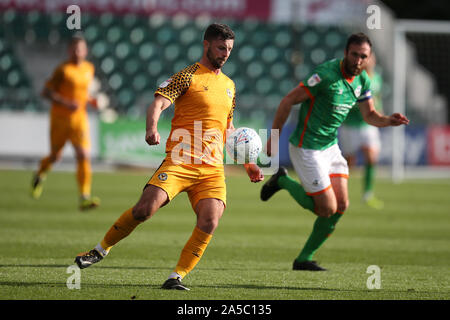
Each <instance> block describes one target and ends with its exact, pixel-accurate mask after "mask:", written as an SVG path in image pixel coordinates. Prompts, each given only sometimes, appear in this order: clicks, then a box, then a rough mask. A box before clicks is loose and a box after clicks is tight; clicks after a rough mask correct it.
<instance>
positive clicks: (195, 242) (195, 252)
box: [174, 227, 212, 278]
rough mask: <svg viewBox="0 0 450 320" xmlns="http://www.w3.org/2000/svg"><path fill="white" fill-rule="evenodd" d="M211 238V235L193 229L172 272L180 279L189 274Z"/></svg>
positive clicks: (196, 228)
mask: <svg viewBox="0 0 450 320" xmlns="http://www.w3.org/2000/svg"><path fill="white" fill-rule="evenodd" d="M211 238H212V234H209V233H206V232H203V231H202V230H200V229H199V228H198V227H195V229H194V231H193V232H192V235H191V237H190V238H189V240H188V241H187V243H186V245H185V246H184V248H183V250H182V251H181V255H180V259H179V260H178V263H177V266H176V267H175V270H174V272H176V273H177V274H179V275H180V276H181V278H184V277H185V276H186V275H187V274H188V273H189V272H191V271H192V269H194V267H195V266H196V265H197V263H198V262H199V261H200V258H201V257H202V255H203V252H205V250H206V247H207V246H208V243H209V241H210V240H211Z"/></svg>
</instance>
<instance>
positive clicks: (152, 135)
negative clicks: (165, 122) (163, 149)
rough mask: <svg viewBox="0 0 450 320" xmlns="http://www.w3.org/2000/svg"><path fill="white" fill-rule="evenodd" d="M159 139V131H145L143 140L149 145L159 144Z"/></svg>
mask: <svg viewBox="0 0 450 320" xmlns="http://www.w3.org/2000/svg"><path fill="white" fill-rule="evenodd" d="M160 140H161V136H160V135H159V132H158V131H156V130H155V131H147V133H146V134H145V141H146V142H147V143H148V144H149V145H151V146H153V145H156V144H159V142H160Z"/></svg>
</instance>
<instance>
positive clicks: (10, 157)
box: [0, 0, 450, 167]
mask: <svg viewBox="0 0 450 320" xmlns="http://www.w3.org/2000/svg"><path fill="white" fill-rule="evenodd" d="M72 4H76V5H78V6H79V8H80V9H81V29H80V30H70V29H69V28H68V27H67V20H68V18H69V17H70V15H71V13H67V12H66V9H67V7H68V6H70V5H72ZM371 4H375V5H377V6H379V8H381V16H380V17H381V19H382V20H381V23H382V28H381V29H375V30H370V29H368V27H367V20H368V18H369V16H370V13H368V12H367V8H368V6H369V5H371ZM0 10H1V15H0V23H1V24H0V25H1V30H0V70H1V73H2V77H1V79H0V114H1V117H0V154H1V158H2V160H3V162H4V163H10V164H11V163H12V164H19V165H25V166H28V165H30V164H33V163H34V162H36V161H37V159H38V158H39V157H40V156H43V155H44V154H46V152H47V151H48V132H47V121H48V120H47V111H48V109H49V104H48V103H47V102H46V101H44V100H43V99H41V97H40V91H41V90H42V87H43V84H44V81H45V80H46V79H47V78H48V77H49V75H50V74H51V72H52V70H53V69H54V67H55V66H56V65H57V64H58V63H60V62H61V60H62V59H64V58H65V53H66V41H67V39H68V38H69V37H70V35H71V34H73V33H74V32H80V31H81V32H82V33H83V34H84V36H85V37H86V39H87V41H88V45H89V48H90V55H89V60H91V61H92V62H93V63H94V64H95V66H96V80H97V81H96V83H95V85H94V86H93V91H94V92H97V94H98V93H100V94H101V95H104V96H106V97H107V99H108V100H109V106H108V108H107V109H106V110H103V111H102V112H100V113H99V114H98V113H95V112H92V114H91V117H90V118H91V128H92V130H91V131H92V140H93V150H92V155H93V158H94V160H95V163H96V164H97V165H102V164H103V165H105V164H127V165H139V166H155V165H157V164H159V163H160V161H161V159H162V158H163V156H164V149H163V148H164V146H163V144H162V145H160V146H159V147H155V148H148V146H147V145H146V144H145V142H144V139H143V132H144V128H145V121H144V119H145V117H144V115H145V110H146V108H147V106H148V105H149V103H150V102H151V101H152V97H153V92H154V90H155V88H156V87H157V85H158V84H159V83H161V82H162V81H164V80H165V79H167V78H168V77H169V76H170V75H171V74H173V73H175V72H177V71H178V70H180V69H181V68H183V67H184V66H186V65H189V64H191V63H193V62H195V61H197V60H198V59H199V57H200V56H201V52H202V44H201V40H202V32H203V30H204V28H205V26H207V25H208V24H209V23H211V22H212V21H219V22H224V23H227V24H229V25H231V27H232V28H233V29H234V30H235V32H236V42H235V48H234V50H233V53H232V55H231V57H230V59H229V61H228V63H227V64H226V65H225V67H224V72H225V73H226V74H228V75H229V76H230V77H231V78H232V79H233V80H234V81H235V82H236V86H237V106H238V108H237V111H236V114H235V122H236V125H237V126H242V125H248V126H251V127H253V128H255V129H258V128H270V126H271V121H272V116H273V114H274V112H275V110H276V108H277V106H278V103H279V101H280V100H281V98H282V97H283V96H284V95H285V94H286V93H287V92H288V91H289V90H290V89H291V88H293V87H294V86H295V85H296V84H297V83H299V82H300V81H301V80H302V79H303V78H304V77H305V76H306V75H307V74H308V72H310V71H311V70H312V68H314V66H315V65H317V64H319V63H321V62H323V61H325V60H327V59H332V58H341V57H342V56H343V47H344V45H345V40H346V37H347V36H348V34H350V33H351V32H354V31H364V32H366V33H368V34H369V35H370V36H371V38H372V39H373V42H374V48H375V52H376V53H377V56H378V63H379V65H378V71H379V72H381V74H382V76H383V78H384V91H383V102H384V109H385V112H387V113H389V112H392V111H393V103H392V95H393V93H392V88H393V72H392V70H394V67H393V65H392V61H393V59H392V57H393V52H392V48H393V46H392V41H393V38H392V33H393V31H392V30H393V25H394V23H395V14H394V13H393V12H392V11H391V10H390V9H389V8H388V7H386V6H385V5H383V4H382V3H381V2H374V1H367V0H361V1H359V0H346V1H319V0H309V1H296V0H290V1H281V0H279V1H277V0H261V1H256V0H245V1H234V0H227V1H212V0H211V1H192V0H173V1H113V0H109V1H101V2H89V1H65V0H60V1H33V0H29V1H14V0H10V1H1V2H0ZM449 39H450V35H449V34H447V35H442V36H441V37H438V38H436V37H434V38H433V37H422V38H421V35H412V36H410V43H409V46H410V48H409V49H410V52H411V53H412V54H411V57H409V58H408V69H407V70H408V73H411V74H410V75H411V76H409V74H408V76H407V79H408V82H407V87H406V91H407V96H406V106H405V107H406V114H407V116H408V117H409V118H410V119H411V125H410V126H408V128H407V129H406V136H405V145H406V148H405V154H404V157H405V165H412V166H435V165H436V166H440V167H442V166H448V165H450V151H449V144H450V143H449V141H450V129H449V127H448V126H447V124H448V101H450V100H449V99H450V97H449V90H448V88H449V87H450V80H449V77H448V74H450V73H449V72H434V71H436V70H441V71H445V70H446V68H447V69H448V68H449V65H448V64H449V63H448V59H446V58H445V57H448V50H449V46H448V41H449ZM427 41H428V42H427ZM446 44H447V45H446ZM427 48H429V49H427ZM434 48H438V49H439V51H440V52H439V54H440V57H441V58H440V59H441V60H439V57H433V56H431V57H430V56H429V55H430V54H431V53H432V52H434V51H436V50H435V49H434ZM445 50H446V51H445ZM405 59H406V58H405ZM427 59H428V61H427ZM430 61H431V62H430ZM171 115H172V110H171V109H168V111H167V112H164V113H163V115H162V119H161V123H160V130H161V134H162V137H163V138H165V137H167V135H168V132H169V129H170V119H171ZM295 120H296V111H294V112H293V114H292V115H291V117H290V119H289V122H288V124H287V127H286V130H284V131H283V135H282V137H281V138H282V140H286V139H287V137H288V135H289V133H290V132H291V131H292V129H293V126H294V125H295ZM381 133H382V142H383V149H382V152H381V156H380V162H381V164H383V165H387V166H389V165H390V164H391V162H392V153H393V150H392V143H391V141H392V132H391V129H382V130H381ZM11 137H12V138H11ZM72 154H73V151H72V150H71V147H70V146H69V145H67V146H66V148H65V152H64V159H65V160H64V161H63V163H65V162H66V161H70V159H71V158H72ZM8 161H9V162H8ZM280 162H281V163H282V164H285V165H286V164H288V163H289V159H288V154H287V147H286V143H283V142H282V143H281V152H280Z"/></svg>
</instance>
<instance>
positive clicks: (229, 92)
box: [227, 88, 233, 99]
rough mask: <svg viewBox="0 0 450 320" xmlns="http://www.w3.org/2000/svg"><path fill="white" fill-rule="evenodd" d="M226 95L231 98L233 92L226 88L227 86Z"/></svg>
mask: <svg viewBox="0 0 450 320" xmlns="http://www.w3.org/2000/svg"><path fill="white" fill-rule="evenodd" d="M227 95H228V98H230V99H233V92H231V90H230V89H228V88H227Z"/></svg>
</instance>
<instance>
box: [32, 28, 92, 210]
mask: <svg viewBox="0 0 450 320" xmlns="http://www.w3.org/2000/svg"><path fill="white" fill-rule="evenodd" d="M87 54H88V48H87V44H86V41H85V40H84V39H83V38H82V37H81V36H79V35H76V36H73V37H72V39H71V41H70V43H69V48H68V55H69V57H68V60H67V61H65V62H63V63H62V64H61V65H59V66H58V67H57V68H56V70H55V71H54V72H53V75H52V76H51V78H50V79H49V80H48V81H47V83H46V85H45V88H44V90H43V92H42V95H43V96H44V97H45V98H47V99H49V100H50V101H51V103H52V107H51V111H50V154H49V155H48V156H46V157H45V158H43V159H41V162H40V166H39V169H38V171H37V172H36V174H35V175H34V177H33V181H32V187H31V195H32V197H33V198H35V199H38V198H40V196H41V194H42V189H43V182H44V180H45V178H46V175H47V173H48V172H49V171H50V169H51V167H52V165H53V164H54V163H55V162H56V161H58V160H59V159H60V157H61V154H62V150H63V147H64V145H65V144H66V142H67V141H68V140H69V141H70V142H71V143H72V145H73V148H74V150H75V155H76V161H77V172H76V176H77V182H78V188H79V193H80V209H81V210H86V209H91V208H95V207H97V206H98V205H99V204H100V199H99V198H97V197H92V196H91V180H92V171H91V163H90V156H89V152H90V136H89V121H88V113H87V110H86V109H87V103H90V104H92V105H93V106H94V107H96V106H97V104H96V100H95V99H93V98H91V97H90V96H89V85H90V84H91V81H92V80H93V78H94V65H93V64H92V63H90V62H88V61H86V60H85V59H86V56H87Z"/></svg>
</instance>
